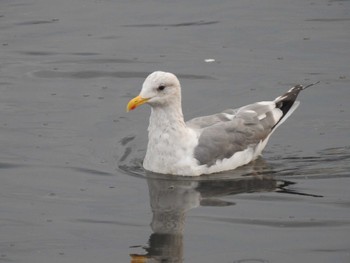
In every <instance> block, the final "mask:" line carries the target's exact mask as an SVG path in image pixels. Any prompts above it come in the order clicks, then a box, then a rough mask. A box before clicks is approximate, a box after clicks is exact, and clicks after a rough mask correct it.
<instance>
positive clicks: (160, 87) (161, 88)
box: [157, 85, 165, 90]
mask: <svg viewBox="0 0 350 263" xmlns="http://www.w3.org/2000/svg"><path fill="white" fill-rule="evenodd" d="M157 89H158V90H164V89H165V86H164V85H160V86H159V87H158V88H157Z"/></svg>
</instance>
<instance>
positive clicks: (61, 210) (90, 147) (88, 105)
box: [0, 0, 350, 263]
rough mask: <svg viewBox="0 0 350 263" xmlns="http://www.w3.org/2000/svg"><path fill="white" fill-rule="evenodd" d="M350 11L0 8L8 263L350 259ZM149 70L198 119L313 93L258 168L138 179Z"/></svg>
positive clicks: (200, 4) (170, 5)
mask: <svg viewBox="0 0 350 263" xmlns="http://www.w3.org/2000/svg"><path fill="white" fill-rule="evenodd" d="M349 27H350V2H349V1H345V0H325V1H323V0H316V1H315V0H309V1H301V0H296V1H295V0H293V1H291V0H283V1H277V0H262V1H261V0H259V1H258V0H252V1H246V0H244V1H243V0H237V1H228V0H223V1H216V2H213V1H208V0H203V1H200V0H191V1H182V0H181V1H176V2H175V1H159V0H146V1H140V0H135V1H126V0H125V1H124V0H120V1H117V0H87V1H85V0H62V1H53V0H29V1H27V0H26V1H24V0H2V1H1V2H0V58H1V62H0V262H26V263H28V262H29V263H30V262H33V263H40V262H84V263H86V262H105V263H107V262H134V263H137V262H186V263H195V262H201V263H203V262H205V263H210V262H227V263H261V262H286V263H289V262H293V263H294V262H311V263H312V262H317V263H320V262H349V260H350V193H349V184H350V142H349V138H350V132H349V130H350V107H349V103H348V101H349V99H350V87H349V84H350V81H349V79H350V74H349V73H350V67H349V64H350V60H349V58H350V49H349V43H350V34H349ZM154 70H164V71H170V72H173V73H175V74H177V75H178V76H179V79H180V81H181V83H182V87H183V109H184V113H185V118H186V119H190V118H193V117H196V116H199V115H206V114H211V113H215V112H218V111H221V110H224V109H226V108H229V107H240V106H243V105H245V104H248V103H252V102H255V101H259V100H270V99H273V98H275V97H277V96H279V95H280V94H282V93H283V92H284V91H286V90H288V89H289V88H290V86H292V85H294V84H298V83H301V84H309V83H313V82H316V81H320V84H318V85H316V86H314V87H312V88H309V89H307V90H305V91H304V92H302V93H301V94H300V101H301V105H300V107H299V108H298V109H297V111H295V113H294V114H293V116H292V117H290V118H289V119H288V121H286V122H285V123H284V124H283V125H282V126H281V127H279V129H278V130H277V131H276V132H275V133H274V134H273V136H272V137H271V139H270V142H269V144H268V146H267V148H266V150H265V152H264V154H263V156H262V157H261V158H259V159H258V160H256V161H255V162H253V163H251V164H249V165H247V166H244V167H241V168H239V169H237V170H234V171H229V172H225V173H220V174H215V175H208V176H202V177H198V178H187V177H174V176H169V175H156V174H152V173H147V172H146V171H144V170H143V169H142V166H141V163H142V159H143V156H144V154H145V149H146V145H147V125H148V116H149V113H150V110H149V108H148V107H147V106H144V107H141V108H138V109H137V110H135V111H133V112H130V113H126V112H125V107H126V104H127V102H128V101H129V99H130V98H132V97H134V96H136V95H137V94H138V92H139V90H140V89H141V85H142V82H143V79H144V78H145V77H146V76H147V75H148V74H149V73H150V72H152V71H154Z"/></svg>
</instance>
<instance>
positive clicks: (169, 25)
mask: <svg viewBox="0 0 350 263" xmlns="http://www.w3.org/2000/svg"><path fill="white" fill-rule="evenodd" d="M217 23H219V21H204V20H200V21H193V22H184V23H175V24H158V23H155V24H134V25H123V27H187V26H204V25H213V24H217Z"/></svg>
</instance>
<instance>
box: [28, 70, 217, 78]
mask: <svg viewBox="0 0 350 263" xmlns="http://www.w3.org/2000/svg"><path fill="white" fill-rule="evenodd" d="M149 73H150V72H131V71H116V72H110V71H97V70H85V71H75V72H67V71H57V70H42V71H36V72H33V73H32V74H33V75H34V76H35V77H38V78H72V79H92V78H103V77H111V78H146V77H147V76H148V75H149ZM178 76H179V78H182V79H214V78H213V77H210V76H205V75H193V74H178Z"/></svg>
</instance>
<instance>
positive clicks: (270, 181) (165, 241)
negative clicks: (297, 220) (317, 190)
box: [130, 159, 294, 263]
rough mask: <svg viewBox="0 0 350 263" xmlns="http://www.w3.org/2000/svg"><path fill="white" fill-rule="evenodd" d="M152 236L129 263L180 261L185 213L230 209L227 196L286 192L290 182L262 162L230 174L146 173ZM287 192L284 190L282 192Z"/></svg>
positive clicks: (181, 258) (230, 204)
mask: <svg viewBox="0 0 350 263" xmlns="http://www.w3.org/2000/svg"><path fill="white" fill-rule="evenodd" d="M147 183H148V187H149V196H150V206H151V209H152V214H153V217H152V222H151V228H152V231H153V233H152V234H151V236H150V238H149V240H148V245H147V246H146V247H142V248H143V249H144V250H145V253H142V254H130V256H131V262H132V263H146V262H147V263H149V262H152V263H153V262H171V263H181V262H183V233H184V227H185V219H186V213H187V211H189V210H191V209H193V208H196V207H199V206H221V207H224V206H232V205H235V203H234V202H231V201H225V200H222V199H220V197H221V198H222V197H227V196H232V195H236V194H241V193H253V192H270V191H280V192H288V190H287V189H285V187H287V186H288V185H290V184H294V183H293V182H289V181H283V180H276V179H274V178H273V176H272V171H271V169H268V168H267V166H266V164H265V162H264V161H263V160H262V159H258V160H256V161H255V162H254V163H253V164H252V165H248V166H244V167H241V168H240V169H237V170H235V171H232V172H231V173H220V174H217V175H210V176H202V177H200V178H198V177H196V178H190V177H187V178H183V177H176V176H164V175H159V176H158V175H155V174H153V173H152V174H148V176H147ZM285 190H286V191H285Z"/></svg>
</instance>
